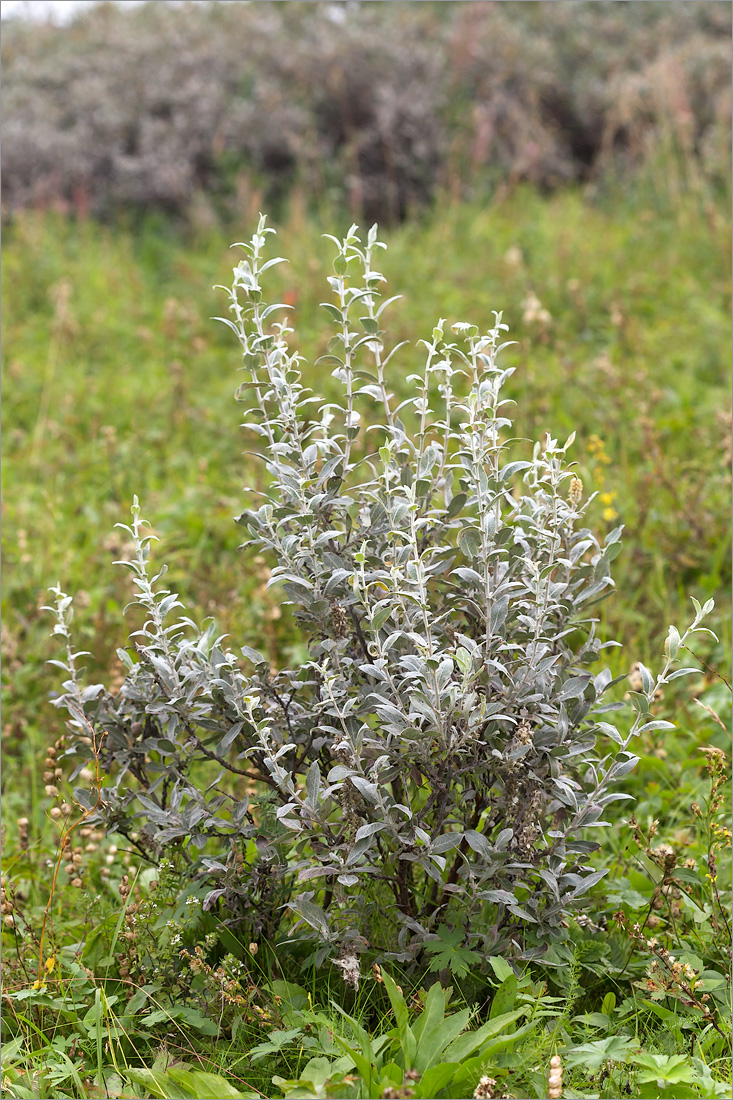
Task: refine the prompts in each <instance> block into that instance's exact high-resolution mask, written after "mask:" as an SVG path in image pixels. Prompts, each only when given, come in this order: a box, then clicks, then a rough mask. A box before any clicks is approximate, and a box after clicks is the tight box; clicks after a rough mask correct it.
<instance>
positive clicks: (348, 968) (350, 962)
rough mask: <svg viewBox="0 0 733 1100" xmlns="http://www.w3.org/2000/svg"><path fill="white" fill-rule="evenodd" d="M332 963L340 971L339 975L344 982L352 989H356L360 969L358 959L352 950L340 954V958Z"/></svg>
mask: <svg viewBox="0 0 733 1100" xmlns="http://www.w3.org/2000/svg"><path fill="white" fill-rule="evenodd" d="M334 964H335V965H336V966H337V967H338V968H339V970H340V971H341V977H342V978H343V979H344V981H345V982H346V984H347V985H350V986H351V987H352V989H358V988H359V979H360V978H361V970H360V968H359V960H358V958H357V957H356V955H355V954H354V952H353V951H351V952H349V953H348V954H345V955H342V956H341V958H340V959H335V960H334Z"/></svg>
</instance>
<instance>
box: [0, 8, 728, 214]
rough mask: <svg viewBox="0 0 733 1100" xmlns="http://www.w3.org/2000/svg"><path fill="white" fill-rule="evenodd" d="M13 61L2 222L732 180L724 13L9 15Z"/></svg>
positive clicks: (363, 208)
mask: <svg viewBox="0 0 733 1100" xmlns="http://www.w3.org/2000/svg"><path fill="white" fill-rule="evenodd" d="M2 69H3V103H4V109H3V130H2V140H3V161H2V184H3V204H4V209H5V212H6V213H7V212H10V211H12V210H14V209H16V208H18V207H21V206H27V205H47V204H61V205H62V207H65V208H68V209H70V210H76V211H77V212H86V211H91V212H93V213H97V214H109V213H111V212H112V211H114V210H118V209H119V208H120V207H121V206H129V205H132V206H139V207H146V208H159V209H163V210H166V211H169V212H175V213H185V214H190V213H192V212H198V213H199V214H200V213H201V211H202V210H203V211H204V212H205V213H208V212H210V211H213V212H215V213H217V214H222V213H224V214H226V213H229V212H231V211H233V210H235V209H238V210H239V211H240V212H241V210H242V208H243V202H246V203H247V204H248V203H250V202H252V201H254V199H255V198H256V199H257V200H258V201H262V203H263V205H266V206H267V208H268V209H270V210H273V209H277V208H278V205H279V203H281V201H282V200H283V199H284V198H285V197H287V196H288V195H290V194H291V193H292V191H293V189H296V191H297V193H298V194H299V195H300V196H302V198H303V199H304V200H306V201H308V202H309V203H311V204H313V203H314V202H323V201H325V202H327V203H331V204H332V203H334V202H336V203H342V202H344V201H345V203H346V204H347V206H348V207H349V208H350V212H351V214H352V215H353V216H354V217H356V218H359V219H365V218H366V219H373V218H378V219H381V220H383V221H384V220H392V221H394V220H397V219H400V218H402V217H404V216H405V215H406V214H407V213H409V212H410V211H411V210H413V209H415V208H417V207H419V206H420V205H421V204H424V203H426V202H428V201H430V200H431V199H434V198H435V197H436V194H438V193H446V192H447V193H448V194H450V195H451V196H452V197H453V198H459V197H460V198H466V197H476V196H480V195H481V194H482V193H484V192H486V191H493V190H494V189H495V187H496V186H497V185H499V184H501V183H504V182H508V183H513V182H517V181H522V180H526V181H529V182H530V183H533V184H535V185H538V186H540V187H541V188H544V189H550V188H555V187H556V186H558V185H560V184H564V183H568V182H572V181H578V180H582V181H585V180H593V181H596V182H597V183H598V184H599V185H600V186H603V185H604V184H606V183H608V182H609V180H611V179H614V180H616V181H618V180H619V178H621V179H622V180H623V181H624V182H628V181H629V180H630V179H631V178H632V177H633V176H634V174H635V173H636V172H637V171H638V169H639V168H640V167H643V166H647V167H648V166H650V165H651V166H655V165H656V166H657V167H658V166H659V164H660V163H662V164H663V165H664V172H663V177H664V184H665V186H676V187H685V188H689V187H691V186H699V185H700V183H704V184H705V186H707V187H710V186H711V187H717V186H720V185H721V184H725V181H726V180H727V178H728V175H729V157H730V154H729V147H730V125H731V90H730V82H731V17H730V6H729V5H728V4H727V3H723V2H719V0H703V2H699V3H690V2H671V0H660V2H655V0H652V2H648V3H622V2H610V0H609V2H605V0H602V2H593V3H591V2H586V0H555V2H552V3H550V2H522V3H519V2H513V0H505V2H502V3H493V2H486V3H484V2H466V3H464V2H458V3H429V2H420V3H404V2H397V3H395V2H393V3H375V2H365V3H346V4H344V3H301V2H291V3H264V2H254V3H236V4H211V3H204V2H201V3H192V4H186V5H181V6H175V7H169V6H168V5H167V4H163V3H147V4H144V5H142V6H141V7H134V8H130V7H127V8H126V10H120V9H119V8H117V7H115V6H114V5H112V4H102V5H100V6H99V7H97V8H95V9H92V10H91V11H89V12H86V13H84V14H82V15H80V16H79V17H77V19H76V20H75V21H74V22H73V24H72V25H71V26H70V27H63V28H58V27H54V26H52V25H44V24H37V23H33V24H29V23H26V22H23V21H20V20H6V21H5V23H4V33H3V43H2ZM660 158H661V159H660ZM204 196H206V197H204Z"/></svg>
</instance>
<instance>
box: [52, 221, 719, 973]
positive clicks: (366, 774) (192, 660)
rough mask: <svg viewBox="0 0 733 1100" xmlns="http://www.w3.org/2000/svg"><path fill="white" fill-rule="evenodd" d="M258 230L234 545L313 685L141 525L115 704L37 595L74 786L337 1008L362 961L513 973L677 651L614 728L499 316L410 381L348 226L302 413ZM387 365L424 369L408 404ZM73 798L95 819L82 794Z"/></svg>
mask: <svg viewBox="0 0 733 1100" xmlns="http://www.w3.org/2000/svg"><path fill="white" fill-rule="evenodd" d="M272 233H273V230H272V229H269V228H267V226H266V223H265V219H264V218H262V219H261V221H260V224H259V227H258V230H257V232H256V234H255V235H254V236H253V238H252V240H251V242H250V243H248V244H244V245H242V246H241V247H242V248H243V249H244V253H245V258H244V259H243V260H242V261H241V262H240V263H239V264H238V265H237V267H236V268H235V269H234V281H233V285H232V287H231V289H230V290H228V292H227V293H228V295H229V312H230V317H229V318H224V319H223V320H224V321H225V323H226V324H228V325H229V327H230V328H231V329H232V331H233V333H234V335H235V336H236V338H237V340H238V341H239V343H240V345H241V351H242V357H243V369H244V373H245V379H246V380H245V381H244V383H243V385H242V387H241V388H240V391H239V396H240V397H242V396H243V397H244V398H245V399H249V398H251V400H248V404H249V406H250V411H249V420H248V423H247V427H248V428H250V429H251V430H253V431H254V432H256V433H257V434H258V435H259V437H260V439H261V451H262V454H263V457H264V461H265V463H266V466H267V470H268V472H269V477H270V482H269V489H268V491H267V492H266V493H265V494H264V496H263V497H262V498H261V500H259V501H258V500H256V499H254V498H253V499H252V501H251V502H250V507H249V508H248V509H247V510H246V511H245V512H244V513H243V514H242V515H241V516H240V517H239V520H238V522H239V523H240V524H242V525H243V527H244V528H245V529H246V531H247V533H248V540H247V545H248V546H251V547H254V548H256V550H257V551H258V552H259V553H263V552H264V553H265V554H266V555H267V556H268V558H269V560H270V562H271V563H272V566H273V568H272V576H271V581H270V583H271V584H275V585H278V586H280V588H281V590H282V591H284V593H285V596H286V598H287V601H288V602H289V603H290V605H291V607H292V610H293V614H294V616H295V619H296V620H297V624H298V627H299V630H300V632H301V635H302V640H303V643H304V646H305V647H307V659H306V660H304V661H303V663H302V664H300V665H299V666H298V667H293V668H282V669H273V668H271V666H270V663H269V661H268V660H267V659H266V658H265V657H264V656H262V655H261V654H260V653H259V652H258V651H257V650H256V649H254V648H250V647H249V646H245V647H243V648H242V649H240V650H238V651H234V650H232V649H231V648H229V647H228V646H226V645H225V641H224V639H223V638H217V637H216V633H215V630H214V628H213V627H212V626H211V625H210V626H209V627H208V628H207V629H205V630H200V629H198V628H197V627H196V625H195V623H193V622H192V621H191V620H190V619H188V618H186V617H182V615H181V607H182V605H181V603H180V601H179V600H178V598H177V596H176V594H175V593H173V592H170V591H168V590H167V589H165V588H164V587H163V586H162V585H161V581H162V578H163V575H164V568H163V569H161V570H160V571H158V572H157V573H151V569H150V563H149V556H148V552H149V548H150V541H151V537H152V536H151V535H149V534H145V525H144V523H143V521H142V520H141V518H140V509H139V507H138V504H137V501H135V505H134V507H133V520H132V524H131V526H130V527H128V528H126V530H127V531H128V532H129V534H130V536H131V538H132V540H133V542H134V545H135V547H136V556H135V558H134V560H132V561H130V562H125V563H123V564H124V565H126V566H127V567H128V568H130V570H131V572H132V577H133V581H134V584H135V587H136V601H135V602H136V603H137V604H138V605H139V606H140V607H141V608H142V609H143V611H144V616H145V622H144V625H143V626H142V628H141V629H140V630H138V631H136V632H135V633H133V634H132V636H131V639H130V646H129V647H128V649H127V650H124V651H123V650H121V651H120V657H121V659H122V660H123V661H124V662H125V664H126V667H127V677H126V680H125V682H124V684H123V686H122V688H121V689H120V690H119V692H118V693H117V694H113V693H111V692H110V691H109V690H107V689H106V688H105V687H104V686H102V685H99V684H97V685H91V686H88V687H83V686H82V684H81V678H80V674H79V673H78V672H77V664H78V658H79V654H78V653H76V652H75V651H74V649H73V646H72V641H71V636H70V631H69V624H70V620H71V602H70V598H69V597H68V596H65V595H64V593H62V592H60V590H59V589H55V590H54V591H55V593H56V615H57V625H56V628H55V629H56V632H57V633H59V634H61V635H62V636H63V637H64V638H65V639H66V646H67V658H66V660H65V661H63V662H59V663H60V664H61V665H62V667H63V668H64V669H65V671H66V674H67V677H68V679H67V681H66V683H65V686H64V694H63V696H61V697H60V698H59V699H58V700H57V703H58V704H59V705H61V706H65V707H66V708H68V710H69V712H70V723H69V727H70V730H71V731H72V732H74V731H75V732H76V734H77V735H78V736H76V737H75V738H74V744H73V745H71V746H70V748H69V753H70V754H74V753H77V754H80V755H81V763H80V764H79V767H78V768H77V772H76V773H75V774H78V771H79V770H80V768H81V767H82V766H84V764H86V763H87V761H88V758H89V755H90V744H91V741H92V738H94V739H95V740H96V741H97V742H98V743H99V745H100V748H99V761H100V764H101V768H102V772H103V773H104V775H105V777H106V778H105V781H104V783H103V786H102V792H101V797H102V802H101V805H100V807H99V809H98V810H97V817H98V819H99V820H100V821H102V822H104V823H105V825H106V827H107V828H108V829H109V830H114V831H116V832H118V833H122V834H123V835H125V836H127V837H129V838H130V840H131V842H132V843H133V844H135V845H136V846H137V847H138V848H139V849H140V851H141V852H143V853H144V854H145V855H146V856H147V857H148V858H150V859H153V860H157V859H158V858H159V857H160V855H161V854H162V853H163V852H166V854H169V855H170V854H172V853H174V852H176V851H177V852H180V854H181V855H180V860H181V865H182V866H183V867H184V868H185V869H186V873H187V874H188V875H190V877H191V878H192V879H193V878H195V879H196V880H197V881H199V882H201V881H206V882H208V884H209V889H208V893H207V895H206V899H205V906H206V908H208V909H212V908H215V909H217V910H218V911H219V912H220V913H221V915H222V917H223V918H224V919H225V920H226V921H227V922H228V923H230V924H231V925H232V926H240V928H241V930H242V932H244V933H245V934H247V933H248V934H249V935H250V936H252V937H257V936H267V937H273V938H278V937H290V938H291V939H296V940H297V939H300V940H312V941H314V951H311V953H310V956H309V957H311V958H313V957H315V959H316V961H318V962H322V961H323V960H324V959H325V958H326V957H331V958H332V959H333V960H334V961H335V962H336V963H337V965H340V966H341V967H342V970H343V973H344V976H345V977H346V978H347V979H348V980H350V981H352V982H356V981H357V980H358V973H359V958H358V957H359V955H360V954H361V953H363V952H364V951H366V950H367V949H369V948H372V949H374V950H376V951H378V952H380V953H381V955H382V956H383V957H391V958H393V959H396V960H400V961H401V962H403V963H409V962H410V961H412V960H415V959H417V958H418V957H419V956H420V955H421V952H423V951H424V950H427V952H428V953H429V954H432V955H433V956H434V962H435V961H438V962H440V964H441V965H446V964H451V965H454V968H455V969H459V970H460V969H461V968H462V969H464V970H465V968H466V966H467V965H469V964H471V963H474V962H478V961H479V959H480V958H481V957H485V956H487V955H492V954H493V955H496V954H509V955H511V954H515V955H521V956H522V957H525V958H527V957H532V956H534V955H536V954H540V953H542V951H543V950H545V949H546V946H547V945H548V944H549V943H550V942H551V941H552V940H553V939H555V938H557V937H559V936H561V935H562V934H563V922H564V921H566V918H567V917H568V916H569V915H570V914H572V913H573V912H576V911H577V910H578V909H579V908H582V906H583V904H584V896H585V895H586V894H587V892H588V890H589V889H590V888H591V887H592V886H593V885H594V884H595V883H597V882H598V881H599V880H600V878H601V877H602V876H603V875H604V874H605V873H606V871H605V869H604V868H603V867H602V866H599V857H598V856H596V857H594V861H593V863H592V864H591V862H590V858H591V856H592V854H593V853H595V852H596V851H597V850H598V848H599V845H598V844H597V843H596V842H595V841H594V840H593V839H591V837H593V836H595V835H597V834H596V832H595V830H598V829H600V828H602V827H603V826H604V825H605V824H606V822H604V820H603V816H604V812H605V810H606V807H607V806H608V804H609V803H610V802H612V801H613V800H615V799H623V798H625V797H628V796H627V795H626V794H625V793H624V792H623V791H622V790H619V789H618V786H617V784H618V781H619V780H621V779H622V778H623V776H625V775H626V774H627V773H628V772H629V771H630V770H631V769H632V768H633V767H634V763H635V760H636V758H635V757H634V755H633V754H632V753H631V752H630V751H629V746H630V745H631V744H632V742H633V740H634V738H635V737H636V736H637V735H638V734H640V733H642V732H644V731H645V730H646V731H649V730H653V729H668V728H671V726H670V723H668V722H662V721H656V720H654V719H653V718H652V716H651V713H650V704H651V702H652V700H653V698H654V695H655V692H656V691H657V689H658V688H659V686H660V685H662V684H665V683H667V682H668V681H669V680H671V679H672V678H674V677H676V676H680V675H682V674H684V672H685V671H686V670H685V669H679V668H678V669H676V670H674V671H673V667H674V663H675V658H676V654H677V651H678V649H679V646H680V644H681V641H684V638H683V639H680V635H679V634H678V632H677V631H676V630H675V628H673V627H672V628H670V633H669V637H668V639H667V642H666V646H665V658H664V663H663V667H662V670H661V672H660V673H659V675H658V676H656V678H655V677H653V676H652V675H651V673H649V672H648V671H647V670H646V669H645V668H642V669H641V679H642V689H641V691H639V692H637V693H632V694H631V697H630V699H631V706H632V708H633V713H632V716H631V718H629V720H628V721H625V722H623V721H622V723H620V724H611V723H610V722H609V721H608V720H607V716H608V714H609V712H611V711H616V710H618V709H619V708H622V707H623V706H624V704H623V703H620V702H609V701H608V695H607V693H608V690H609V688H611V687H612V685H613V684H614V683H615V681H614V680H612V677H611V674H610V672H609V671H608V670H606V669H602V670H601V671H597V672H595V674H594V673H593V672H591V671H590V667H591V666H593V665H594V664H595V663H596V662H597V660H598V658H599V654H600V652H601V650H603V649H604V648H605V646H606V645H613V644H616V643H612V642H606V643H605V644H601V642H600V640H599V638H598V636H597V633H596V619H594V618H593V608H594V605H595V604H596V603H597V601H599V600H600V599H602V598H603V597H604V596H605V595H606V594H607V593H608V591H609V589H610V588H611V586H612V583H613V582H612V580H611V574H610V569H611V563H612V561H613V559H614V557H615V556H616V555H617V553H618V551H619V548H620V542H619V536H620V534H621V528H616V529H615V530H613V531H611V532H610V534H608V535H607V536H606V537H605V539H604V540H603V542H601V541H600V540H599V539H598V538H597V537H596V535H594V534H593V533H592V532H591V531H590V530H588V529H587V528H585V527H584V526H583V515H584V512H585V510H586V508H587V503H588V502H587V501H585V503H584V502H583V487H582V484H581V482H580V481H579V479H578V478H577V477H575V476H574V475H573V473H572V470H571V469H569V468H568V464H567V461H566V454H567V451H568V448H569V447H570V445H571V442H572V437H571V438H570V439H569V440H567V442H566V443H565V444H564V445H562V446H561V445H559V444H558V442H557V441H556V440H554V439H551V438H549V437H548V438H546V439H545V440H544V441H543V442H542V443H538V444H536V445H535V446H534V450H533V451H532V454H531V457H526V458H523V459H522V458H520V459H517V458H515V457H513V454H514V453H515V452H516V450H517V445H516V442H515V441H513V440H512V439H511V438H510V432H511V427H512V422H511V420H510V419H509V417H508V407H509V405H510V404H511V402H509V401H507V400H506V399H504V398H503V396H502V392H503V386H504V383H505V382H506V380H507V378H508V377H509V376H510V375H511V373H512V371H511V370H503V369H502V368H501V367H500V366H499V364H498V359H499V357H500V353H501V351H502V348H504V347H506V343H505V342H503V337H504V332H505V330H506V327H507V326H506V325H504V324H502V321H501V315H500V314H496V315H495V318H496V321H495V325H494V327H493V328H492V329H491V331H490V332H488V333H486V334H485V335H481V334H480V333H479V332H478V330H477V329H476V328H475V327H474V326H472V325H469V324H463V323H461V324H454V325H452V326H451V328H450V330H449V331H447V330H446V326H445V324H444V322H443V321H442V320H441V321H440V322H439V323H438V324H437V325H436V327H435V329H434V330H433V332H432V335H431V336H430V338H429V339H428V340H426V341H423V342H422V346H423V353H422V368H421V369H420V368H412V367H409V366H406V364H407V363H409V362H410V358H409V355H408V352H407V350H406V349H405V348H404V347H403V346H402V345H398V346H397V347H395V348H393V349H392V350H390V351H389V352H388V351H387V338H386V336H385V333H384V331H383V328H382V326H383V323H384V322H383V314H384V310H385V307H386V306H387V305H388V304H389V302H388V301H385V302H380V295H379V289H380V287H381V285H382V283H383V282H384V278H383V276H382V275H381V274H380V272H379V271H377V270H376V269H375V266H374V262H375V257H376V255H377V250H378V249H381V248H383V247H384V245H383V244H382V243H381V242H379V241H378V240H377V235H376V227H374V228H373V229H372V230H371V231H370V232H369V234H368V237H367V239H366V242H364V241H362V240H361V238H360V237H359V235H358V232H357V229H356V227H352V229H351V230H350V231H349V233H348V235H347V237H346V238H345V239H344V240H343V241H338V240H336V239H335V238H331V240H332V241H333V243H334V245H335V246H336V258H335V261H334V265H333V270H334V274H333V275H332V276H331V277H330V278H329V280H328V282H329V286H330V290H331V294H332V300H331V301H330V302H328V303H325V304H324V309H325V310H326V312H327V313H328V315H329V322H330V323H331V325H332V330H333V332H332V339H331V342H330V345H329V354H328V355H327V356H326V357H325V360H326V361H327V362H328V363H329V364H330V366H331V367H332V368H333V374H334V376H335V377H336V379H337V380H338V381H339V382H340V383H341V385H342V387H343V399H342V402H341V403H340V404H325V405H324V404H320V403H319V402H318V401H317V399H315V398H314V397H312V396H310V393H309V391H308V390H306V389H305V388H304V387H303V384H302V382H301V371H300V366H301V361H302V360H301V357H300V356H299V355H298V353H297V352H296V351H294V350H293V339H292V338H293V336H294V333H293V330H292V329H291V328H290V327H288V325H287V323H286V322H285V321H283V320H276V318H278V317H281V316H282V312H281V311H282V310H283V309H284V308H285V307H283V306H281V305H278V304H272V305H267V304H265V303H266V299H265V297H264V291H263V284H264V283H266V278H265V276H266V273H267V271H268V270H269V269H270V268H271V267H272V266H273V265H274V264H277V263H279V262H281V260H280V258H278V257H275V258H272V259H269V260H265V254H266V246H267V243H268V238H269V236H270V234H272ZM391 300H392V299H390V301H391ZM393 357H394V359H395V361H396V362H399V363H401V364H403V366H402V367H401V368H400V369H402V370H411V369H414V370H415V371H416V373H414V374H411V375H410V376H409V381H410V382H411V383H412V385H413V387H414V391H413V392H414V396H413V397H411V398H409V399H408V400H407V401H403V402H402V403H401V404H399V405H396V404H395V401H394V399H393V396H392V395H391V394H390V392H389V386H388V381H387V373H388V372H387V368H388V364H389V362H390V360H391V359H392V358H393ZM321 362H323V360H321ZM368 406H371V408H370V409H369V410H368V412H367V407H368ZM362 415H364V419H362ZM365 422H366V423H367V424H368V426H367V427H365V426H364V424H365ZM519 449H520V450H521V445H520V447H519ZM710 606H712V604H710V605H706V607H705V608H704V609H700V608H699V607H698V608H697V611H698V614H697V616H696V618H695V621H694V622H693V624H692V626H691V627H690V630H696V629H703V628H701V627H699V622H700V620H701V618H702V615H703V614H705V613H706V612H707V611H708V610H709V609H710ZM685 637H687V635H685ZM688 671H689V670H688ZM103 734H104V736H103ZM85 774H87V775H88V773H85ZM76 797H77V799H78V801H79V802H80V803H81V804H82V805H85V806H91V805H94V803H95V801H96V800H97V790H96V788H95V787H94V784H92V789H91V790H89V789H78V790H77V791H76Z"/></svg>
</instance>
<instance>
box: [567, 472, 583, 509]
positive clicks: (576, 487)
mask: <svg viewBox="0 0 733 1100" xmlns="http://www.w3.org/2000/svg"><path fill="white" fill-rule="evenodd" d="M582 498H583V482H582V481H581V480H580V478H579V477H573V478H571V479H570V489H569V491H568V500H569V501H570V503H571V504H572V505H573V507H577V505H578V504H580V502H581V500H582Z"/></svg>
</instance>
